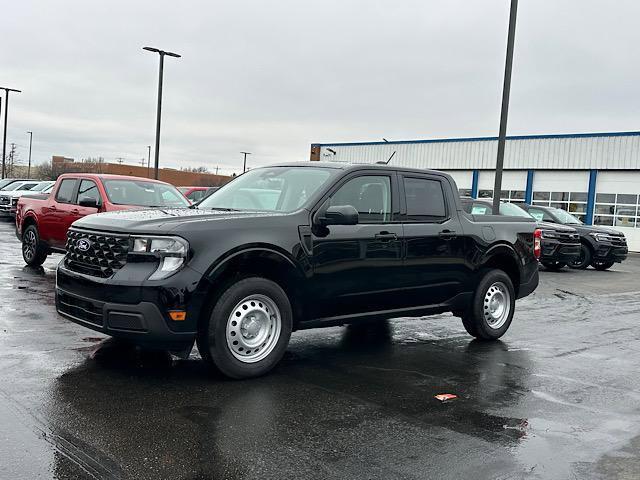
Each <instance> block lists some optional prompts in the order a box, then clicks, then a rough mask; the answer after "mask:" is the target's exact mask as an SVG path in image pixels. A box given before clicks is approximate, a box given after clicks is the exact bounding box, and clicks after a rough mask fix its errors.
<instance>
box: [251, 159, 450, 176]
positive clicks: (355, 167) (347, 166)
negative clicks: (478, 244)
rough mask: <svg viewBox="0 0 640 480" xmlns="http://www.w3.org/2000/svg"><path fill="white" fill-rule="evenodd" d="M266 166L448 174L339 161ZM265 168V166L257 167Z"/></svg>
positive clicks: (436, 171)
mask: <svg viewBox="0 0 640 480" xmlns="http://www.w3.org/2000/svg"><path fill="white" fill-rule="evenodd" d="M265 167H316V168H318V167H320V168H333V169H336V170H364V169H366V170H371V169H374V170H401V171H403V172H415V173H434V174H438V175H447V174H446V173H444V172H442V171H440V170H429V169H425V168H410V167H402V166H399V165H394V164H393V163H391V164H386V163H385V164H381V163H339V162H315V161H314V162H289V163H277V164H275V165H265ZM256 168H263V167H256Z"/></svg>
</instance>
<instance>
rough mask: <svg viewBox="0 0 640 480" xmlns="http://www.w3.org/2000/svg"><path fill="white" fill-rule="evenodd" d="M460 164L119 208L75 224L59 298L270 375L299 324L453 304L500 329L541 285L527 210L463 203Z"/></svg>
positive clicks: (77, 314) (468, 320)
mask: <svg viewBox="0 0 640 480" xmlns="http://www.w3.org/2000/svg"><path fill="white" fill-rule="evenodd" d="M457 192H458V189H457V187H456V185H455V182H454V181H453V180H452V178H451V177H449V176H448V175H445V174H443V173H440V172H435V171H424V170H411V169H403V168H394V167H391V166H382V165H369V166H365V165H341V164H337V163H330V164H322V163H319V162H308V163H302V164H288V165H279V166H273V167H265V168H256V169H253V170H251V171H249V172H247V173H246V174H243V175H242V176H240V177H238V178H236V179H235V180H233V181H232V182H230V183H228V184H227V185H225V186H223V187H222V188H220V190H218V191H216V192H214V193H213V194H212V195H211V196H209V197H207V198H206V199H204V200H203V201H202V202H200V203H199V204H198V205H197V208H191V209H166V208H165V209H161V210H160V209H158V210H139V211H129V212H111V213H103V214H97V215H91V216H87V217H84V218H83V219H81V220H79V221H77V222H75V223H74V224H73V226H72V228H71V230H70V231H69V236H68V241H67V255H66V256H65V258H64V259H63V261H62V262H61V263H60V264H59V266H58V272H57V284H56V305H57V309H58V312H60V314H62V315H63V316H65V317H66V318H68V319H70V320H72V321H74V322H77V323H79V324H82V325H84V326H86V327H89V328H92V329H95V330H99V331H101V332H104V333H106V334H108V335H113V336H118V337H122V338H126V339H129V340H131V341H133V342H136V343H138V344H141V345H146V346H151V347H154V348H163V349H168V350H172V351H174V352H178V353H181V354H183V355H187V354H188V353H189V352H190V351H191V348H192V345H193V342H194V340H195V341H197V345H198V349H199V351H200V354H201V356H202V357H203V359H204V360H205V361H207V362H210V363H211V364H212V365H214V366H216V367H217V368H218V369H219V370H221V371H222V372H223V373H224V374H226V375H228V376H230V377H234V378H243V377H251V376H256V375H260V374H263V373H265V372H267V371H269V370H270V369H271V368H273V367H274V366H275V365H276V363H277V362H278V361H279V360H280V358H281V357H282V355H283V354H284V351H285V349H286V348H287V344H288V342H289V337H290V335H291V332H292V331H293V330H296V329H303V328H313V327H323V326H334V325H342V324H345V323H352V322H358V321H363V320H376V319H389V318H397V317H406V316H412V317H415V316H423V315H429V314H434V313H442V312H447V311H449V312H453V313H454V314H455V315H457V316H460V317H461V318H462V323H463V325H464V327H465V329H466V330H467V331H468V332H469V333H470V334H471V335H473V336H475V337H477V338H481V339H486V340H492V339H497V338H499V337H500V336H502V335H503V334H504V333H505V332H506V331H507V329H508V328H509V325H510V324H511V320H512V318H513V314H514V311H515V300H516V299H517V298H521V297H524V296H526V295H529V294H530V293H531V292H532V291H533V290H534V289H535V288H536V286H537V285H538V262H537V259H536V253H539V247H540V244H539V235H537V234H539V231H536V223H535V222H534V221H533V219H524V218H517V217H503V216H496V217H493V216H490V215H487V216H484V217H482V218H481V219H477V220H474V219H473V217H472V216H470V215H467V214H466V213H465V212H464V211H463V210H462V207H461V205H460V199H459V197H458V193H457Z"/></svg>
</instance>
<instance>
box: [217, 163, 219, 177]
mask: <svg viewBox="0 0 640 480" xmlns="http://www.w3.org/2000/svg"><path fill="white" fill-rule="evenodd" d="M218 168H219V167H218V165H216V175H217V174H218Z"/></svg>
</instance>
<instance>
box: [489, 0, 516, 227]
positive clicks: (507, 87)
mask: <svg viewBox="0 0 640 480" xmlns="http://www.w3.org/2000/svg"><path fill="white" fill-rule="evenodd" d="M517 13H518V0H511V10H510V13H509V34H508V36H507V58H506V61H505V65H504V83H503V85H502V108H501V111H500V133H499V134H498V157H497V158H496V180H495V183H494V185H493V212H492V213H493V214H494V215H499V214H500V196H501V193H502V169H503V167H504V147H505V143H506V137H507V116H508V114H509V94H510V92H511V67H512V65H513V46H514V43H515V40H516V16H517Z"/></svg>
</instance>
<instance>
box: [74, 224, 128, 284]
mask: <svg viewBox="0 0 640 480" xmlns="http://www.w3.org/2000/svg"><path fill="white" fill-rule="evenodd" d="M66 250H67V255H66V257H65V265H66V267H67V268H68V269H69V270H73V271H76V272H78V273H83V274H85V275H92V276H94V277H102V278H108V277H110V276H111V275H113V274H114V273H115V271H116V270H119V269H120V268H122V267H123V266H124V265H125V264H126V263H127V253H128V252H129V235H114V234H103V233H91V232H84V231H81V230H74V229H71V230H69V231H68V232H67V245H66Z"/></svg>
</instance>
